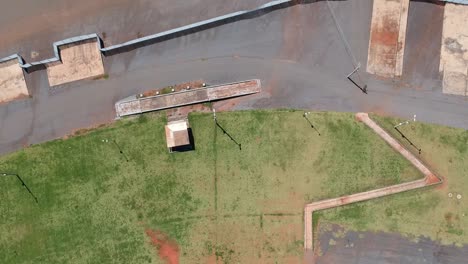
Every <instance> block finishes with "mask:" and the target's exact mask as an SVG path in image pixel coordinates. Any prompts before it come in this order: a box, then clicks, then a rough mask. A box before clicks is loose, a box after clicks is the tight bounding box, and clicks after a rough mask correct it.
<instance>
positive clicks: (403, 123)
mask: <svg viewBox="0 0 468 264" xmlns="http://www.w3.org/2000/svg"><path fill="white" fill-rule="evenodd" d="M410 122H411V120H406V121H405V122H401V123H399V124H398V125H396V126H394V127H393V128H394V129H395V130H396V131H398V133H399V134H400V135H401V136H402V137H403V138H404V139H405V140H406V141H408V142H409V143H410V145H411V146H413V147H414V148H415V149H417V150H418V152H419V154H421V149H420V148H418V147H417V146H416V145H415V144H413V142H411V140H409V138H407V137H406V136H405V135H404V134H403V132H401V131H400V130H399V129H398V127H400V126H404V125H408V124H409V123H410ZM413 122H416V115H414V116H413Z"/></svg>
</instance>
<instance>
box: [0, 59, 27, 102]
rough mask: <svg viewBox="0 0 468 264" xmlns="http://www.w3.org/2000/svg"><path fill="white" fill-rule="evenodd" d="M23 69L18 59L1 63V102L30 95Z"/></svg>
mask: <svg viewBox="0 0 468 264" xmlns="http://www.w3.org/2000/svg"><path fill="white" fill-rule="evenodd" d="M28 96H29V92H28V88H27V86H26V81H25V80H24V73H23V69H22V68H21V67H20V66H19V64H18V61H17V60H16V59H13V60H10V61H6V62H3V63H0V103H6V102H10V101H12V100H15V99H19V98H24V97H28Z"/></svg>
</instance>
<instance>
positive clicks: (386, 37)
mask: <svg viewBox="0 0 468 264" xmlns="http://www.w3.org/2000/svg"><path fill="white" fill-rule="evenodd" d="M408 8H409V0H375V1H374V6H373V10H372V22H371V29H370V39H369V50H368V58H367V72H369V73H371V74H376V75H379V76H382V77H389V78H392V77H395V76H401V74H402V71H403V56H404V51H405V36H406V23H407V19H408Z"/></svg>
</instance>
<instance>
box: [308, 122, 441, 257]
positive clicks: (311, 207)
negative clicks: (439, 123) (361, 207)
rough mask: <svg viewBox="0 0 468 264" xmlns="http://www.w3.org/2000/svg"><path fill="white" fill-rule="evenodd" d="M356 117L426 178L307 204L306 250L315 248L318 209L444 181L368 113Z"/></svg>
mask: <svg viewBox="0 0 468 264" xmlns="http://www.w3.org/2000/svg"><path fill="white" fill-rule="evenodd" d="M356 118H357V119H358V120H360V121H361V122H363V123H364V124H366V125H367V126H369V127H370V128H371V129H372V130H374V132H375V133H377V135H379V136H380V137H381V138H382V139H383V140H385V142H387V143H388V144H389V145H390V146H391V147H392V148H394V149H395V150H396V151H398V152H399V153H400V154H401V155H403V157H405V158H406V159H407V160H408V161H409V162H411V164H413V166H415V167H416V168H417V169H418V170H419V171H420V172H421V173H422V174H424V178H422V179H420V180H416V181H412V182H407V183H401V184H397V185H392V186H388V187H384V188H380V189H375V190H371V191H367V192H361V193H355V194H351V195H347V196H342V197H338V198H333V199H327V200H322V201H318V202H314V203H310V204H306V206H305V208H304V248H305V249H306V250H313V249H314V247H313V230H312V223H313V222H312V214H313V212H315V211H318V210H324V209H329V208H333V207H338V206H342V205H346V204H351V203H356V202H362V201H366V200H370V199H374V198H379V197H383V196H386V195H390V194H395V193H400V192H404V191H409V190H414V189H418V188H422V187H426V186H430V185H434V184H439V183H441V182H442V180H441V179H440V178H438V177H437V176H436V175H435V174H434V173H432V172H431V170H429V168H427V167H426V165H424V164H423V163H422V162H421V161H420V160H419V159H418V158H417V157H415V156H414V155H413V154H412V153H411V152H409V151H408V150H407V149H405V148H404V147H403V146H402V145H401V144H400V143H398V141H397V140H395V139H394V138H393V137H392V136H390V134H388V133H387V132H386V131H385V130H383V129H382V128H381V127H380V126H379V125H377V124H376V123H375V122H374V121H373V120H372V119H370V118H369V115H368V114H367V113H357V114H356Z"/></svg>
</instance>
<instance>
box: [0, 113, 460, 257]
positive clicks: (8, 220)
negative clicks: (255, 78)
mask: <svg viewBox="0 0 468 264" xmlns="http://www.w3.org/2000/svg"><path fill="white" fill-rule="evenodd" d="M310 119H311V121H312V122H313V123H314V125H315V126H316V127H317V128H318V129H319V131H320V133H321V136H318V134H317V133H316V132H315V131H314V130H313V129H311V127H310V126H309V124H308V123H307V122H306V120H305V119H304V118H303V117H302V112H300V111H245V112H226V113H219V114H218V121H219V123H220V124H221V125H222V126H223V127H224V128H225V129H226V130H227V131H228V132H229V133H230V134H231V135H232V136H233V137H234V138H235V139H236V140H237V141H239V142H240V143H241V144H242V150H239V148H238V147H237V146H236V145H235V144H234V143H233V142H232V141H230V139H229V138H228V137H227V136H226V135H224V134H223V133H222V131H221V130H220V129H219V128H217V127H216V126H215V124H214V122H213V119H212V116H211V114H201V113H196V114H192V115H190V124H191V127H192V130H193V133H194V138H195V148H196V149H195V151H190V152H183V153H172V154H169V153H168V151H167V149H166V146H165V138H164V125H165V121H166V120H165V117H164V115H162V114H157V113H156V114H146V115H143V116H140V117H138V118H134V119H124V120H121V121H118V122H116V123H114V124H112V125H110V126H108V127H104V128H100V129H97V130H94V131H90V132H87V133H83V135H79V136H75V137H72V138H70V139H67V140H56V141H52V142H48V143H45V144H40V145H36V146H32V147H29V148H27V149H24V150H21V151H19V152H16V153H13V154H10V155H7V156H3V157H0V172H3V171H9V172H15V173H18V174H19V175H21V177H22V178H23V179H24V181H25V182H26V184H27V185H28V186H29V187H30V188H31V190H32V191H33V193H34V194H35V195H36V196H37V197H38V199H39V204H36V203H35V202H34V200H33V199H32V197H31V196H29V194H28V193H27V192H26V190H25V189H24V188H23V187H22V186H21V184H20V183H19V182H18V181H17V179H15V178H14V177H2V178H1V181H2V190H3V191H2V192H1V193H0V199H1V203H0V211H1V212H2V213H1V215H0V223H1V224H0V259H1V260H3V261H2V262H4V263H165V261H164V260H162V259H161V258H160V257H159V256H158V250H157V249H155V247H154V246H153V245H152V244H151V243H150V238H149V237H147V235H146V233H145V232H146V231H147V230H155V231H161V232H163V233H165V234H167V236H168V237H170V238H171V239H172V240H174V241H175V242H176V243H177V244H178V245H179V250H180V262H181V263H206V262H209V261H213V260H218V261H222V262H225V263H237V262H240V263H252V262H258V261H263V262H267V263H275V262H277V263H284V262H286V261H289V262H299V261H300V260H301V259H302V253H303V249H302V247H303V206H304V204H305V203H308V202H312V201H317V200H320V199H324V198H330V197H335V196H339V195H343V194H350V193H355V192H359V191H365V190H369V189H372V188H377V187H383V186H387V185H391V184H396V183H400V182H404V181H410V180H414V179H417V178H420V177H421V175H420V174H419V173H418V171H417V170H416V169H414V168H413V167H411V166H410V164H409V163H408V162H407V161H406V160H404V159H403V158H402V157H400V156H399V155H398V154H397V153H396V152H394V151H393V150H392V149H391V148H390V147H388V146H387V145H386V144H385V143H384V142H383V141H382V140H381V139H380V138H378V137H377V136H376V135H375V134H374V133H373V132H372V131H371V130H370V129H368V128H367V127H366V126H365V125H363V124H361V123H358V122H356V121H355V119H354V116H353V115H352V114H347V113H313V114H312V115H311V116H310ZM379 121H380V122H383V123H384V124H386V125H387V126H389V125H391V124H393V123H394V122H396V121H395V120H392V119H385V118H379ZM415 126H416V128H415V130H414V131H413V132H411V133H423V132H420V131H422V130H424V134H421V135H418V136H420V137H422V138H424V140H425V142H421V145H422V146H423V155H430V154H429V153H430V152H429V146H431V148H432V150H437V153H436V154H437V155H445V156H443V157H447V158H448V157H450V158H451V161H450V162H451V163H450V164H445V163H444V162H445V161H447V160H448V159H439V156H427V157H426V156H424V157H425V158H427V159H431V160H430V161H431V162H429V164H430V165H431V166H432V167H433V168H434V169H435V170H436V171H438V172H440V174H442V175H447V176H448V177H453V178H456V180H455V179H453V181H452V180H451V179H449V180H448V187H447V188H448V189H450V190H451V188H454V189H453V192H456V191H459V192H461V193H462V192H463V189H462V186H463V185H462V184H465V182H463V181H467V180H466V177H465V178H463V177H462V175H461V173H464V175H465V176H466V175H467V173H466V172H467V170H468V168H467V167H468V166H467V164H466V163H467V162H466V155H467V154H466V153H467V150H466V147H463V146H461V147H460V144H463V143H464V144H465V145H466V143H467V138H468V136H467V135H466V131H462V130H456V129H449V128H445V127H438V126H429V125H423V124H419V123H418V124H416V125H415ZM420 128H423V129H422V130H420ZM455 138H456V140H455ZM106 139H107V142H106ZM103 140H104V141H103ZM114 140H115V142H117V144H118V146H119V147H120V148H121V149H122V151H123V152H124V154H125V156H127V157H128V158H129V161H128V162H127V161H126V159H125V157H124V156H123V155H122V154H121V153H120V152H119V149H118V147H117V145H116V144H114V143H113V142H114ZM426 144H427V147H426ZM426 149H427V152H426ZM426 153H427V154H426ZM444 153H445V154H444ZM434 155H435V154H434ZM464 161H465V162H464ZM452 184H453V185H452ZM455 188H457V189H455ZM446 192H447V190H440V191H439V190H426V191H416V192H409V193H405V194H401V195H396V196H392V197H389V198H384V199H379V200H376V201H375V202H374V201H371V202H366V203H361V204H358V205H351V206H346V207H344V208H343V209H337V210H328V211H324V212H321V213H319V217H318V219H320V221H334V222H337V223H342V224H345V225H347V226H348V227H349V228H355V229H368V228H370V229H382V230H393V231H395V230H401V231H404V232H408V233H414V234H415V235H419V234H429V233H430V232H432V229H431V228H430V227H427V229H426V228H425V227H424V225H420V224H419V223H420V222H422V221H424V220H416V221H413V222H411V221H407V220H408V219H411V218H412V217H410V216H411V215H413V217H414V215H417V214H418V212H419V213H421V214H423V215H426V216H428V217H429V216H434V221H439V222H440V223H444V221H446V216H445V213H446V212H445V211H446V209H447V210H448V208H443V209H438V208H439V207H440V206H441V205H443V204H445V203H448V204H450V203H453V205H452V207H450V208H453V210H452V209H450V210H452V211H450V212H452V213H453V214H454V215H453V228H452V229H453V230H454V231H453V230H452V229H450V230H447V234H448V235H447V238H449V239H452V238H453V239H458V240H456V241H460V242H462V241H465V242H468V241H466V240H468V236H466V235H464V232H465V230H464V229H463V226H468V225H466V224H465V225H463V224H464V223H466V221H468V220H465V219H466V218H463V217H462V212H463V213H464V212H466V213H465V214H468V211H467V208H468V207H467V206H464V205H463V202H462V201H463V199H462V200H461V201H460V202H456V201H454V200H453V199H452V200H447V199H445V197H446V195H445V193H446ZM466 195H467V196H466V198H468V193H467V194H466ZM445 200H447V201H445ZM457 203H458V204H457ZM379 205H380V206H379ZM462 208H464V209H462ZM409 209H412V210H413V211H411V212H410V213H409V214H407V211H410V210H409ZM457 210H458V211H457ZM467 218H468V216H467ZM377 219H378V220H379V223H377V222H378V221H375V220H377ZM457 221H458V222H457ZM426 222H427V221H426ZM439 222H438V223H439ZM416 227H418V228H416ZM451 230H452V231H453V233H454V234H453V235H452V233H450V232H449V231H451ZM460 232H461V235H459V233H460Z"/></svg>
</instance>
